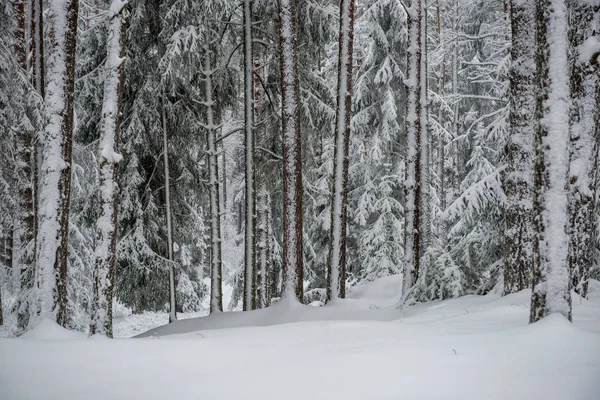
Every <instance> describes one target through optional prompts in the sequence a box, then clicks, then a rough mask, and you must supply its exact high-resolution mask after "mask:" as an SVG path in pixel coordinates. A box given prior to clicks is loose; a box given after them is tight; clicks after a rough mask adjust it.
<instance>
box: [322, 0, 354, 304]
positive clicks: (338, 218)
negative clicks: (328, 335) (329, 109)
mask: <svg viewBox="0 0 600 400" xmlns="http://www.w3.org/2000/svg"><path fill="white" fill-rule="evenodd" d="M353 43H354V0H342V1H341V2H340V29H339V44H338V46H339V49H338V88H337V108H336V118H335V132H334V137H335V142H334V143H335V144H334V151H335V156H334V157H335V160H334V169H333V198H332V201H331V232H330V245H329V263H328V268H327V272H328V274H327V299H328V300H329V301H332V300H335V299H337V298H338V297H341V298H344V297H345V296H346V243H347V237H346V231H347V227H348V225H347V222H346V221H347V218H348V163H349V155H348V152H349V146H350V120H351V117H352V109H351V107H352V51H353Z"/></svg>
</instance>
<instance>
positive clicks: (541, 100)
mask: <svg viewBox="0 0 600 400" xmlns="http://www.w3.org/2000/svg"><path fill="white" fill-rule="evenodd" d="M535 15H536V30H537V35H536V36H537V55H536V62H537V70H538V73H539V74H540V75H539V79H538V84H539V86H538V94H539V96H538V101H537V109H536V119H537V120H539V121H540V122H539V124H538V127H537V132H536V137H535V145H536V163H535V169H534V174H535V175H534V185H535V187H534V192H535V195H534V205H533V207H534V208H533V210H534V221H535V225H534V229H535V235H536V239H537V240H536V243H535V246H534V254H535V255H534V263H533V280H532V285H533V290H532V294H531V313H530V318H529V322H536V321H538V320H540V319H542V318H544V317H546V316H547V315H549V314H551V313H560V314H562V315H564V316H565V317H566V318H568V319H569V321H570V320H571V318H572V317H571V280H570V276H569V267H568V260H567V254H568V246H567V243H568V235H567V223H568V217H567V191H566V189H565V188H566V186H567V174H568V168H569V166H568V150H567V149H568V143H569V99H568V96H569V66H568V61H567V60H568V58H567V52H568V39H567V30H568V27H567V7H566V4H565V0H540V1H539V2H538V8H537V11H536V14H535Z"/></svg>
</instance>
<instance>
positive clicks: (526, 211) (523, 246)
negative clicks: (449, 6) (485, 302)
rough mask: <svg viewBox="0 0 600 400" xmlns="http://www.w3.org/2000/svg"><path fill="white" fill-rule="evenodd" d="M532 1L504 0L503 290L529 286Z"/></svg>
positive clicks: (533, 96)
mask: <svg viewBox="0 0 600 400" xmlns="http://www.w3.org/2000/svg"><path fill="white" fill-rule="evenodd" d="M535 9H536V6H535V1H533V0H512V1H511V3H510V14H511V18H510V19H511V26H512V47H511V67H510V117H509V118H510V122H509V123H510V136H509V138H508V144H507V146H506V151H507V159H508V160H507V161H508V163H507V164H508V167H507V171H506V174H505V177H504V182H503V183H504V191H505V193H506V197H507V203H508V204H507V207H506V214H505V217H504V221H505V229H504V246H505V255H504V294H510V293H514V292H518V291H519V290H523V289H525V288H526V287H529V280H530V275H531V267H532V263H533V215H532V206H533V157H534V154H533V152H534V146H533V140H534V136H535V129H536V124H535V122H534V120H533V119H532V118H531V116H532V115H535V107H536V93H537V88H536V85H535V84H536V81H535V77H536V70H535V68H536V66H535V51H536V47H535Z"/></svg>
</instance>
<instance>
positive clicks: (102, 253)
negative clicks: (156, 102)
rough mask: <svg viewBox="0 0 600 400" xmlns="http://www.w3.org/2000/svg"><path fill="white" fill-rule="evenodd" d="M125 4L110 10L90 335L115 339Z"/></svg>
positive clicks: (119, 0) (120, 0)
mask: <svg viewBox="0 0 600 400" xmlns="http://www.w3.org/2000/svg"><path fill="white" fill-rule="evenodd" d="M126 4H127V3H126V1H125V0H113V2H112V4H111V5H110V8H109V10H108V14H109V15H108V18H109V21H110V22H109V34H108V46H107V54H106V66H105V69H106V75H105V77H104V79H105V80H104V102H103V105H102V121H101V123H100V130H101V134H100V135H101V136H100V149H99V157H98V159H99V160H100V165H99V176H100V182H99V186H100V188H99V189H100V209H101V211H100V212H101V214H100V216H99V218H98V221H97V223H96V231H97V234H96V260H95V269H94V298H93V301H92V310H91V323H90V335H94V334H103V335H106V336H108V337H112V333H113V332H112V304H113V291H114V274H115V257H116V254H115V253H116V247H117V221H118V201H119V198H118V183H117V182H118V181H117V173H118V168H117V167H118V163H119V162H120V161H121V158H122V156H121V155H120V154H118V153H117V151H118V145H119V133H120V123H121V99H122V96H123V85H124V82H125V77H124V72H125V66H124V62H125V33H126V27H125V23H124V16H123V8H124V7H125V5H126Z"/></svg>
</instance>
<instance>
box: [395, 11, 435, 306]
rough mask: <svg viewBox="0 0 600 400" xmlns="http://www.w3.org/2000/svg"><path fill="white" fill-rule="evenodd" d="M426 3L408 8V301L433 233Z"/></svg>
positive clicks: (405, 287)
mask: <svg viewBox="0 0 600 400" xmlns="http://www.w3.org/2000/svg"><path fill="white" fill-rule="evenodd" d="M423 19H424V13H423V3H422V2H421V0H413V1H412V2H411V6H410V7H409V8H408V35H409V47H408V50H407V53H408V60H407V63H408V79H406V80H405V81H404V83H405V85H406V86H407V89H408V100H407V111H406V125H407V127H406V133H407V146H408V156H407V170H406V174H407V176H406V181H405V183H404V184H405V190H406V237H405V243H404V247H405V249H404V276H403V281H402V298H403V301H404V300H405V299H406V296H407V295H408V292H409V290H410V288H411V287H412V286H413V284H414V282H416V279H417V278H418V276H419V266H420V263H421V256H422V255H423V253H424V250H425V247H426V245H427V244H426V237H427V233H428V232H429V230H430V227H429V226H426V225H428V224H429V218H428V216H427V212H428V211H427V210H428V209H429V205H428V204H427V202H428V200H429V197H428V196H427V193H428V191H429V190H428V185H429V173H428V171H429V163H428V155H427V153H428V152H427V146H428V142H429V140H428V135H427V84H426V79H427V71H426V69H427V63H426V60H423V55H426V52H424V50H425V49H424V46H425V44H426V40H424V39H425V37H423V36H425V35H424V32H423V29H424V26H425V24H424V23H423V22H424V21H423Z"/></svg>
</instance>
